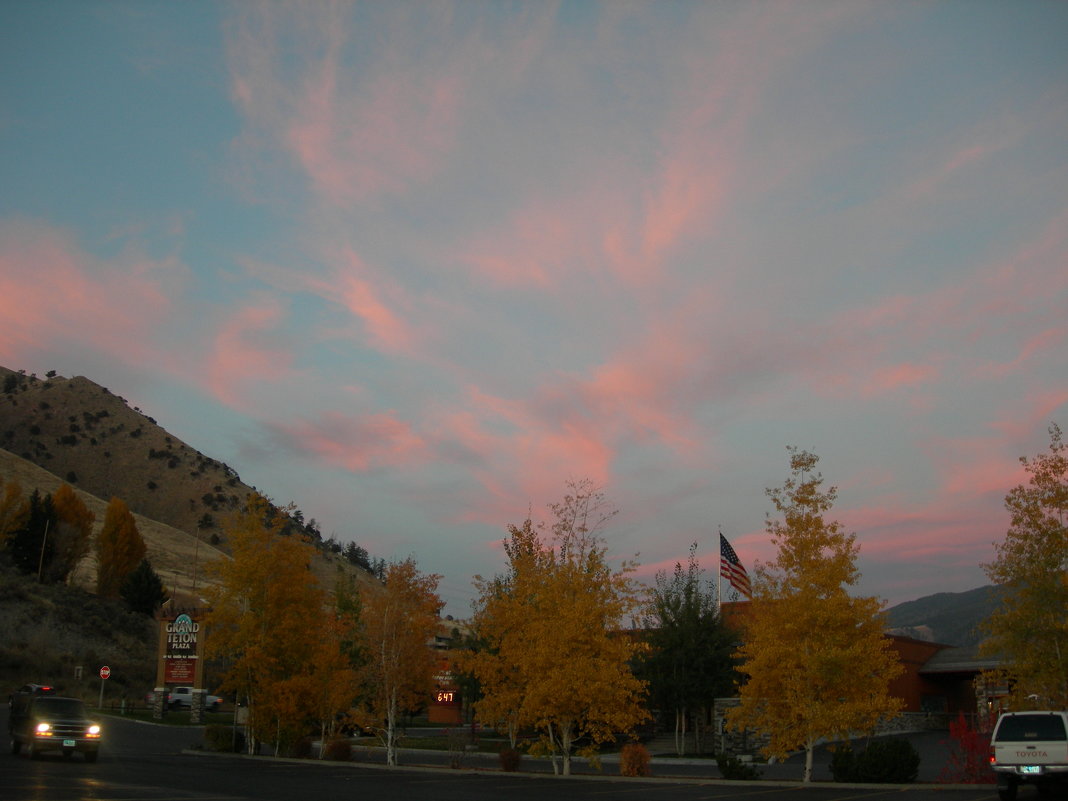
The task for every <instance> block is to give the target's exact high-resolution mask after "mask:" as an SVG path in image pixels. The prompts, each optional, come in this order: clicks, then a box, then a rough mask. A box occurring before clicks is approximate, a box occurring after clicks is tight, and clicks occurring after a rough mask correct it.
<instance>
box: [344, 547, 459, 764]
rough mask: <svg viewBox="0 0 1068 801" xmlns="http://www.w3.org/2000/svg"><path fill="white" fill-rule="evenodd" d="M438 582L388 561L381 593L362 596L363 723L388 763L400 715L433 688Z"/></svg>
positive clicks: (410, 564) (410, 565)
mask: <svg viewBox="0 0 1068 801" xmlns="http://www.w3.org/2000/svg"><path fill="white" fill-rule="evenodd" d="M440 579H441V577H440V576H438V575H435V574H433V573H430V574H424V573H420V572H419V569H418V568H417V567H416V564H415V560H414V559H412V558H411V557H409V558H408V559H405V560H404V561H403V562H393V563H391V564H390V565H389V566H388V567H387V568H386V569H385V581H384V583H383V587H382V588H381V590H377V589H376V591H373V592H368V593H366V595H365V596H364V597H363V598H362V606H363V610H362V619H363V632H364V650H365V652H366V654H367V663H366V665H365V668H364V678H365V683H366V684H365V688H366V697H367V706H368V712H369V718H368V722H369V723H370V724H371V725H372V726H374V728H375V729H376V731H377V732H378V734H379V737H380V738H381V739H382V742H383V744H384V745H385V747H386V762H387V764H389V765H396V764H397V743H398V735H399V731H398V724H399V722H400V716H401V715H402V714H403V713H404V712H407V711H409V710H413V709H415V708H416V707H417V706H419V705H421V704H422V703H423V702H425V701H426V699H427V698H429V696H430V692H431V690H432V689H433V687H434V682H433V672H434V653H433V651H431V649H430V647H429V643H431V642H433V640H434V636H435V634H436V633H437V628H438V612H439V610H440V609H441V606H442V601H441V598H440V597H438V594H437V588H438V581H439V580H440Z"/></svg>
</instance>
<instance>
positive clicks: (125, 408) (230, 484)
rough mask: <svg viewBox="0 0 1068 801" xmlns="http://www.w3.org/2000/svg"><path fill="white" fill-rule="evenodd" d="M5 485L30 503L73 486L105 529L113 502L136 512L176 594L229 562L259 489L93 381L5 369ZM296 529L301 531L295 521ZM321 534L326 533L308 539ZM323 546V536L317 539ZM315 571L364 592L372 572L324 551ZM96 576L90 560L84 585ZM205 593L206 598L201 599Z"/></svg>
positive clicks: (153, 557)
mask: <svg viewBox="0 0 1068 801" xmlns="http://www.w3.org/2000/svg"><path fill="white" fill-rule="evenodd" d="M0 477H3V478H4V479H5V480H8V479H14V480H15V481H18V483H19V484H20V485H21V486H22V488H23V491H24V493H25V494H26V495H29V494H30V493H31V492H33V490H34V489H39V490H40V491H41V492H42V493H52V492H55V490H56V489H58V488H59V487H60V485H61V484H63V483H68V484H70V485H71V486H72V487H73V488H74V489H75V491H76V492H77V493H78V495H79V496H80V497H81V499H82V500H83V501H84V502H85V504H86V505H87V506H88V507H89V509H90V510H91V511H93V512H94V513H95V514H96V523H95V530H96V531H99V530H100V527H101V526H102V525H103V520H104V510H105V509H106V507H107V501H108V500H109V499H110V498H111V497H113V496H114V497H119V498H121V499H122V500H123V501H125V502H126V504H127V505H128V506H129V508H130V510H131V512H133V513H134V516H135V518H136V520H137V525H138V530H139V531H140V532H141V536H142V537H143V538H144V540H145V544H146V546H147V548H148V558H149V561H150V562H151V563H152V567H153V568H154V569H155V570H156V572H157V573H158V574H159V575H160V577H161V578H162V579H163V581H164V583H165V584H166V586H167V587H168V589H169V590H170V591H171V592H178V593H188V592H189V591H191V589H192V586H193V575H194V571H197V587H198V588H202V587H203V572H202V568H203V565H204V563H205V561H207V560H210V559H214V558H218V557H220V556H222V555H224V554H225V551H226V538H225V531H224V524H225V521H226V519H227V517H228V516H229V515H230V514H232V513H234V512H236V511H239V510H241V509H243V508H244V505H245V502H246V499H247V497H248V495H249V494H250V493H253V492H256V491H257V490H256V489H255V488H254V487H252V486H250V485H248V484H245V483H244V482H242V481H241V479H240V477H239V476H238V475H237V472H236V471H234V470H233V469H232V468H230V467H229V466H228V465H226V464H224V463H222V462H219V461H216V460H214V459H211V458H210V457H208V456H205V455H204V454H202V453H201V452H200V451H198V450H196V449H195V448H193V447H191V446H190V445H187V444H186V443H184V442H182V441H181V440H179V439H178V438H177V437H174V436H172V435H171V434H169V433H168V432H167V431H166V430H165V429H163V428H162V427H160V426H159V425H157V423H156V421H155V420H153V419H152V418H151V417H149V416H147V415H146V414H144V413H143V412H141V410H139V409H131V408H130V407H129V405H128V404H127V403H126V401H125V400H124V399H123V398H121V397H119V396H118V395H115V394H113V393H111V392H110V391H109V390H108V389H106V388H105V387H101V386H100V385H98V384H95V383H93V382H92V381H90V380H89V379H87V378H84V377H80V376H79V377H76V378H69V379H68V378H64V377H62V376H53V377H49V378H43V379H42V378H37V377H35V376H27V375H25V374H23V373H16V372H13V371H11V370H9V369H7V368H4V367H0ZM293 527H294V528H299V526H298V524H297V523H295V522H294V523H293ZM305 533H312V534H315V533H316V532H307V531H306V532H305ZM313 539H314V536H313ZM312 569H313V572H315V574H316V575H317V576H318V577H319V579H320V581H321V582H322V584H323V586H324V587H327V588H332V587H333V586H334V582H335V580H336V575H337V572H338V571H339V570H342V571H345V572H346V573H349V574H351V575H355V576H356V578H357V581H359V582H360V583H361V584H362V585H365V586H368V585H370V584H373V583H374V582H373V579H371V577H370V576H369V574H368V573H367V572H366V571H364V570H361V569H359V568H357V567H355V566H353V565H351V564H350V563H349V562H348V561H346V560H344V559H341V558H339V557H338V556H337V555H336V554H333V553H330V552H324V551H319V552H317V556H316V558H315V559H314V561H313V564H312ZM95 576H96V565H95V558H94V557H93V556H92V555H90V556H89V557H87V558H86V559H85V560H84V561H83V563H82V564H81V565H80V566H79V568H78V570H77V571H76V573H75V575H74V577H73V578H74V582H75V583H77V584H79V585H82V586H89V585H90V584H91V583H92V582H93V581H94V580H95ZM198 594H199V593H198Z"/></svg>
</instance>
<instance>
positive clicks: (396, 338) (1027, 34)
mask: <svg viewBox="0 0 1068 801" xmlns="http://www.w3.org/2000/svg"><path fill="white" fill-rule="evenodd" d="M0 187H2V189H0V364H3V365H4V366H6V367H8V368H11V369H16V370H17V369H24V370H26V371H27V372H33V373H37V374H38V375H41V376H43V375H44V373H45V372H47V371H49V370H56V371H57V372H58V373H59V374H60V375H63V376H67V377H72V376H76V375H84V376H86V377H88V378H90V379H91V380H93V381H95V382H97V383H99V384H102V385H103V386H106V387H108V388H109V389H110V390H111V391H113V392H115V393H116V394H119V395H121V396H122V397H125V398H127V399H128V400H129V402H130V404H131V405H135V406H138V407H140V408H141V409H142V410H144V411H145V413H146V414H150V415H151V416H152V417H153V418H155V419H156V420H157V421H158V422H159V423H160V425H162V426H163V427H164V428H166V429H167V430H168V431H169V432H170V433H172V434H173V435H175V436H177V437H179V438H181V439H182V440H184V441H185V442H187V443H188V444H190V445H191V446H193V447H195V448H197V449H199V450H201V451H202V452H204V453H205V454H207V455H209V456H211V457H213V458H217V459H220V460H222V461H224V462H226V463H227V464H229V465H230V466H231V467H233V468H234V469H235V470H237V471H238V473H239V474H240V475H241V478H242V480H244V481H245V482H246V483H249V484H252V485H255V486H256V487H257V488H259V489H260V490H261V491H263V492H265V493H266V494H267V495H269V496H270V497H271V498H272V499H273V500H275V501H276V502H278V503H288V502H293V503H295V504H296V505H297V506H298V507H299V508H300V509H301V510H302V511H303V513H304V516H305V518H306V519H309V518H314V519H315V520H316V521H317V522H318V524H319V526H320V529H321V531H322V534H323V536H324V537H329V536H334V537H336V538H337V539H338V540H339V541H340V542H342V543H347V542H350V541H355V542H357V543H359V544H360V545H361V546H363V547H365V548H366V549H367V550H368V551H369V552H370V553H371V555H372V556H373V557H376V558H383V559H386V560H393V559H404V558H407V557H408V556H413V557H414V558H415V559H416V561H417V563H418V565H419V567H420V569H421V570H423V571H425V572H433V573H438V574H440V575H441V576H442V578H441V582H440V585H439V592H440V594H441V596H442V597H443V599H444V600H445V601H446V612H448V613H450V614H453V615H454V616H457V617H464V616H466V615H467V614H469V612H470V602H471V600H472V599H473V597H474V595H475V592H474V590H473V588H472V583H471V580H472V577H473V576H474V575H475V574H482V575H486V576H489V575H492V574H493V573H495V572H498V571H501V570H503V568H504V555H503V551H502V548H501V541H502V540H503V538H504V537H505V536H506V527H507V525H508V524H510V523H516V524H518V523H521V522H522V520H523V519H525V518H526V517H527V515H528V513H529V514H532V515H533V516H534V518H535V519H545V518H546V515H547V513H546V507H547V505H548V504H550V503H552V502H554V501H557V500H559V499H560V498H561V497H562V496H563V495H564V493H565V492H566V485H567V482H568V481H580V480H583V479H589V480H591V481H592V482H594V484H595V485H596V486H598V487H599V488H601V489H602V490H603V492H604V494H605V497H606V500H607V502H608V504H609V506H610V507H612V508H615V509H617V510H618V514H617V515H616V517H615V518H614V519H613V520H612V521H611V523H610V525H609V526H608V527H607V528H606V529H605V530H604V532H603V533H604V537H605V541H606V545H607V547H608V550H609V553H610V555H611V557H612V558H613V559H614V560H622V559H626V558H631V557H633V556H634V555H635V554H637V560H638V562H639V564H640V567H639V569H638V573H637V576H638V577H639V578H640V579H642V580H643V581H646V582H652V581H653V578H654V576H655V574H656V572H657V571H659V570H667V571H669V572H670V570H671V568H672V567H673V565H674V564H675V562H676V561H679V560H681V561H683V562H685V560H686V556H687V552H688V549H689V547H690V544H691V543H695V542H696V543H697V556H698V559H699V562H700V564H701V565H702V566H703V567H705V568H706V569H707V570H708V577H709V578H710V579H711V578H714V574H715V572H716V567H717V564H718V558H719V557H718V539H717V531H722V532H723V534H724V535H725V536H726V537H727V538H728V539H729V540H730V541H731V543H732V544H733V545H734V547H735V549H736V551H737V552H738V555H739V556H740V558H741V559H742V561H743V563H744V564H746V566H747V567H749V569H750V572H752V568H753V566H754V564H755V563H756V562H764V563H766V562H768V561H770V560H772V559H774V557H775V552H776V551H775V547H774V545H773V543H772V541H771V539H770V537H769V535H768V533H767V532H766V529H765V524H766V519H767V515H768V514H769V513H770V512H771V511H772V505H771V502H770V499H769V498H768V497H767V495H766V489H767V488H771V487H777V486H781V485H782V483H783V482H784V480H785V479H786V478H787V477H788V476H789V452H788V450H787V448H788V446H795V447H797V448H800V449H802V450H808V451H810V452H812V453H815V454H816V455H818V456H819V458H820V462H819V470H820V472H821V473H822V474H823V477H824V479H825V482H826V484H825V486H827V487H830V486H835V487H837V488H838V499H837V502H836V504H835V506H834V508H833V509H832V510H831V513H830V514H829V516H830V517H831V518H833V519H836V520H838V521H840V522H841V523H842V524H843V525H844V526H845V527H846V528H847V529H848V530H849V531H852V532H856V536H857V544H858V545H859V548H860V554H859V558H858V567H859V569H860V572H861V580H860V582H859V583H858V585H857V587H856V589H855V592H857V593H859V594H865V595H875V596H878V597H880V598H883V599H885V600H886V601H887V602H888V603H891V604H893V603H898V602H901V601H906V600H911V599H914V598H917V597H920V596H923V595H927V594H931V593H935V592H942V591H954V592H955V591H963V590H967V589H971V588H973V587H977V586H981V585H983V584H985V583H987V580H986V577H985V575H984V573H983V570H982V567H981V565H982V563H983V562H988V561H990V559H991V558H992V557H993V543H994V542H996V541H1000V540H1001V539H1002V537H1003V536H1004V533H1005V531H1006V529H1007V528H1008V517H1007V513H1006V512H1005V510H1004V505H1003V501H1004V497H1005V494H1006V493H1007V492H1008V491H1009V490H1010V489H1011V488H1012V487H1013V486H1015V485H1017V484H1019V483H1021V482H1022V481H1024V480H1025V479H1026V474H1025V473H1023V472H1022V469H1021V466H1020V464H1019V457H1021V456H1030V457H1033V456H1035V455H1038V454H1039V453H1041V452H1043V451H1044V450H1045V449H1046V448H1047V447H1048V445H1049V441H1050V440H1049V434H1048V428H1049V426H1050V424H1051V423H1058V424H1059V425H1061V426H1064V427H1068V3H1064V2H1052V1H1051V2H1041V1H1040V0H1022V1H1021V2H1016V3H1006V2H1002V1H1001V0H997V1H996V2H995V1H994V0H945V1H944V2H937V3H936V2H908V1H903V2H893V3H890V2H862V1H861V0H845V2H830V1H828V2H820V1H819V0H797V1H796V2H772V1H771V0H753V1H752V2H740V1H739V2H688V1H686V0H658V1H657V2H622V1H620V2H616V1H614V0H613V2H605V3H597V2H584V1H582V2H580V1H578V0H575V1H573V2H561V3H550V2H534V1H533V0H531V1H530V2H503V1H501V2H494V1H493V0H462V1H461V2H456V3H436V2H406V1H405V0H400V1H399V2H390V3H383V2H353V3H342V2H339V3H331V2H326V1H325V0H322V1H321V2H311V3H304V4H288V3H268V2H252V1H251V0H246V1H245V2H233V3H226V2H206V1H205V0H189V1H188V2H181V3H174V2H162V1H158V0H138V1H137V2H124V1H122V0H109V1H107V2H101V1H100V0H78V1H77V2H64V1H63V0H48V1H46V2H38V1H37V0H32V1H31V0H5V2H3V3H0Z"/></svg>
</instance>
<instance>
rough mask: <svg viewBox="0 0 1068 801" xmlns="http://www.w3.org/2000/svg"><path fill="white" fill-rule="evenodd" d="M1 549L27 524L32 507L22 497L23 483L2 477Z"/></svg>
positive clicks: (0, 488)
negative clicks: (5, 479)
mask: <svg viewBox="0 0 1068 801" xmlns="http://www.w3.org/2000/svg"><path fill="white" fill-rule="evenodd" d="M0 490H3V492H2V493H0V549H2V548H5V547H7V543H8V540H9V539H10V538H11V536H12V535H13V534H14V533H15V532H16V531H19V530H20V529H22V528H23V527H24V526H25V525H26V518H27V517H28V516H29V513H30V507H29V504H27V503H26V501H25V499H24V498H23V497H22V485H21V484H19V482H17V481H14V480H8V481H6V482H5V481H4V480H3V478H0Z"/></svg>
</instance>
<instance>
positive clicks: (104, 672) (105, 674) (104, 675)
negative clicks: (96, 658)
mask: <svg viewBox="0 0 1068 801" xmlns="http://www.w3.org/2000/svg"><path fill="white" fill-rule="evenodd" d="M110 675H111V668H109V667H108V666H107V665H104V667H102V668H100V678H102V679H106V678H107V677H108V676H110Z"/></svg>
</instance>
